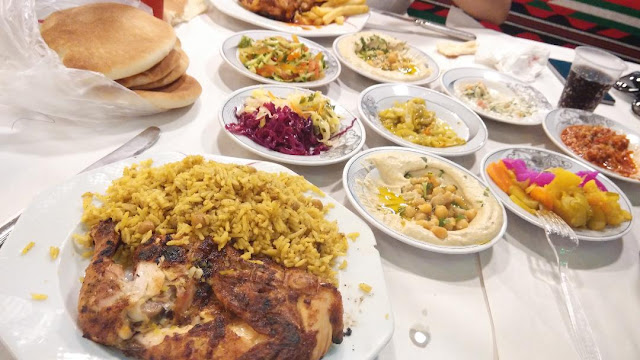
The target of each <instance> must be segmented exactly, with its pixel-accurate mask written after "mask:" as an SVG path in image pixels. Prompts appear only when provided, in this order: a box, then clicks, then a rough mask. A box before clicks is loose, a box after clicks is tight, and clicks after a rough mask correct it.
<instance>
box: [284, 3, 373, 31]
mask: <svg viewBox="0 0 640 360" xmlns="http://www.w3.org/2000/svg"><path fill="white" fill-rule="evenodd" d="M367 12H369V6H367V5H366V0H328V1H327V2H325V3H323V4H322V5H320V6H314V7H312V8H311V10H309V11H306V12H304V13H300V14H297V15H296V18H295V22H296V23H298V24H302V25H316V26H320V25H329V24H331V23H336V24H339V25H342V24H343V23H344V21H345V18H346V17H347V16H352V15H358V14H365V13H367Z"/></svg>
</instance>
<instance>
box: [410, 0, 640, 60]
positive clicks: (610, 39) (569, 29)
mask: <svg viewBox="0 0 640 360" xmlns="http://www.w3.org/2000/svg"><path fill="white" fill-rule="evenodd" d="M451 6H452V3H451V1H450V0H420V1H415V2H413V3H412V4H411V7H410V8H409V9H408V10H407V13H408V14H409V15H411V16H415V17H420V18H423V19H427V20H431V21H434V22H438V23H441V24H444V22H445V20H446V17H447V14H448V13H449V8H450V7H451ZM482 25H483V26H485V27H487V28H490V29H494V30H497V31H501V32H504V33H506V34H509V35H512V36H517V37H521V38H526V39H530V40H536V41H542V42H545V43H549V44H554V45H560V46H566V47H571V48H573V47H576V46H578V45H591V46H597V47H599V48H602V49H606V50H608V51H610V52H612V53H614V54H616V55H618V56H620V57H621V58H623V59H625V60H629V61H634V62H640V0H513V3H512V5H511V10H510V11H509V17H508V18H507V20H506V21H505V22H504V23H503V24H501V25H499V26H496V25H493V24H490V23H488V22H482Z"/></svg>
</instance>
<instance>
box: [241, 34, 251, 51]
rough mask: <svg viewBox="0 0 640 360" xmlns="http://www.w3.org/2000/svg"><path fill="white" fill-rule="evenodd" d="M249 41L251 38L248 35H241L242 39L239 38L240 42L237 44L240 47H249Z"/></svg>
mask: <svg viewBox="0 0 640 360" xmlns="http://www.w3.org/2000/svg"><path fill="white" fill-rule="evenodd" d="M251 42H252V40H251V38H250V37H247V36H243V37H242V39H240V43H239V44H238V47H239V48H240V49H242V48H246V47H249V46H251Z"/></svg>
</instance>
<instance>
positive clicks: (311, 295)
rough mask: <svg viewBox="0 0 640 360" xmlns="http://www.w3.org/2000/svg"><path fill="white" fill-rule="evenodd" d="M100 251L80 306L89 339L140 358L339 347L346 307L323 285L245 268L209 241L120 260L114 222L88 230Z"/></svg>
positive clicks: (162, 239) (156, 241)
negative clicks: (116, 257) (130, 275)
mask: <svg viewBox="0 0 640 360" xmlns="http://www.w3.org/2000/svg"><path fill="white" fill-rule="evenodd" d="M91 236H92V237H93V239H94V242H95V252H94V255H93V258H92V260H91V264H90V265H89V266H88V267H87V270H86V274H85V279H84V282H83V284H82V289H81V291H80V298H79V302H78V313H79V319H78V322H79V325H80V328H81V329H82V331H83V333H84V336H85V337H86V338H89V339H91V340H93V341H96V342H98V343H101V344H105V345H110V346H114V347H117V348H119V349H121V350H123V351H124V352H125V354H128V355H131V356H134V357H137V358H140V359H155V360H161V359H194V360H195V359H301V360H302V359H320V358H321V357H322V356H323V355H324V354H325V353H326V352H327V351H328V349H329V347H330V345H331V343H332V342H333V343H338V344H339V343H341V342H342V330H343V324H342V313H343V310H342V299H341V296H340V293H339V292H338V290H337V289H336V288H335V287H334V286H333V285H330V284H326V283H323V282H322V281H321V280H320V279H319V278H318V277H317V276H315V275H312V274H310V273H307V272H306V271H303V270H299V269H285V268H284V267H282V266H280V265H278V264H276V263H275V262H273V261H272V260H270V259H266V258H265V259H260V260H249V261H247V260H244V259H242V258H241V257H240V255H241V253H240V252H239V251H238V250H236V249H234V248H233V247H231V246H226V247H224V248H223V249H221V250H219V249H218V245H217V244H215V243H214V242H213V241H212V240H211V239H210V238H206V239H205V240H204V241H201V242H200V241H198V242H195V243H192V244H190V245H183V246H168V245H166V243H167V242H168V241H170V240H171V237H170V236H160V235H158V236H155V237H153V238H152V239H151V240H150V241H148V242H147V243H145V244H142V245H140V246H138V247H137V248H136V250H135V253H134V254H133V255H132V256H131V262H132V264H131V265H130V267H131V269H132V270H134V272H133V278H132V279H128V278H127V275H126V274H127V268H126V266H124V265H121V264H119V263H117V262H116V261H114V255H115V254H116V252H117V250H118V247H119V246H120V238H119V236H118V235H117V233H116V231H115V223H113V222H111V221H105V222H102V223H100V224H98V225H96V226H95V227H94V228H93V229H92V230H91Z"/></svg>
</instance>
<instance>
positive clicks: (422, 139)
mask: <svg viewBox="0 0 640 360" xmlns="http://www.w3.org/2000/svg"><path fill="white" fill-rule="evenodd" d="M378 116H379V117H380V122H381V123H382V125H383V126H384V127H385V128H387V130H389V131H390V132H391V133H393V134H394V135H397V136H399V137H401V138H403V139H405V140H407V141H411V142H412V143H414V144H418V145H422V146H429V147H437V148H443V147H449V146H456V145H463V144H466V140H464V139H462V138H460V137H458V135H457V134H456V133H455V131H453V129H451V127H450V126H449V125H448V124H447V123H445V122H444V121H442V120H440V119H438V118H437V117H436V113H435V112H433V111H430V110H428V109H427V105H426V102H425V101H424V99H421V98H413V99H410V100H408V101H406V102H403V103H401V102H396V103H395V104H394V105H393V107H391V108H389V109H385V110H382V111H380V112H379V113H378Z"/></svg>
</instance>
